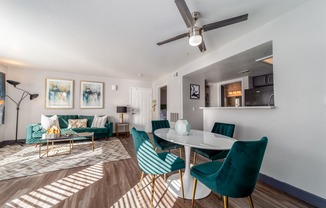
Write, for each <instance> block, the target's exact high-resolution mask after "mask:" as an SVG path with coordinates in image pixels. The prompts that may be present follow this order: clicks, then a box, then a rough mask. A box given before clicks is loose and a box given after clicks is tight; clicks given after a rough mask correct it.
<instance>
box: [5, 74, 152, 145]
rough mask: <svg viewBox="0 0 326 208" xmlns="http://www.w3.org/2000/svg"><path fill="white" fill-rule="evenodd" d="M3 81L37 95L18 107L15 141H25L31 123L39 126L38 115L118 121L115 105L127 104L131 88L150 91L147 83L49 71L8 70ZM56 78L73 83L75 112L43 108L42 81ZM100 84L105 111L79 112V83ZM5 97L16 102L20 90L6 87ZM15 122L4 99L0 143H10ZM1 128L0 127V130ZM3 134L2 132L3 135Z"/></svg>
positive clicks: (89, 110)
mask: <svg viewBox="0 0 326 208" xmlns="http://www.w3.org/2000/svg"><path fill="white" fill-rule="evenodd" d="M6 78H7V79H11V80H15V81H19V82H20V83H21V84H20V85H19V86H20V87H21V88H23V89H26V90H28V91H29V92H31V93H38V94H39V97H38V98H36V99H35V100H29V99H28V98H26V99H25V100H23V102H22V104H21V108H20V118H19V134H18V139H24V138H26V125H28V124H30V123H39V122H40V118H41V114H42V113H43V114H48V115H50V114H79V115H94V114H98V115H104V114H105V115H109V116H110V117H109V120H111V121H113V122H117V121H119V115H118V114H117V113H116V106H118V105H128V104H129V90H130V87H146V88H151V87H152V85H151V83H150V82H143V81H135V80H124V79H115V78H110V77H99V76H89V75H82V74H72V73H58V72H51V71H36V70H28V69H26V70H22V69H11V68H10V69H8V70H7V73H6ZM46 78H59V79H71V80H74V81H75V82H74V83H75V87H74V89H75V94H74V109H65V110H63V109H60V110H56V109H45V79H46ZM82 80H87V81H99V82H104V88H105V90H104V108H103V109H80V108H79V92H80V81H82ZM112 84H115V85H118V90H117V91H112V90H111V85H112ZM7 94H8V95H10V96H11V97H12V98H14V100H18V99H19V98H20V96H21V91H19V90H17V89H15V88H14V87H13V86H11V85H8V84H7ZM124 118H125V120H126V121H128V115H127V114H125V116H124ZM15 122H16V107H15V104H14V103H13V102H11V101H10V100H9V99H7V100H6V124H5V125H4V128H5V132H4V131H2V129H0V130H1V133H0V141H1V140H12V139H14V137H15ZM0 128H1V127H0ZM3 132H4V133H3Z"/></svg>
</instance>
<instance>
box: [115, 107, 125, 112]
mask: <svg viewBox="0 0 326 208" xmlns="http://www.w3.org/2000/svg"><path fill="white" fill-rule="evenodd" d="M117 113H127V106H117Z"/></svg>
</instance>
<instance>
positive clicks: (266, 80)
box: [253, 74, 273, 87]
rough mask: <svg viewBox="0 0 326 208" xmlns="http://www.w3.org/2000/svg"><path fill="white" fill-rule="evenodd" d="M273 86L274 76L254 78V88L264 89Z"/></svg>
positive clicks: (267, 75)
mask: <svg viewBox="0 0 326 208" xmlns="http://www.w3.org/2000/svg"><path fill="white" fill-rule="evenodd" d="M269 85H273V74H266V75H262V76H257V77H253V86H254V87H263V86H269Z"/></svg>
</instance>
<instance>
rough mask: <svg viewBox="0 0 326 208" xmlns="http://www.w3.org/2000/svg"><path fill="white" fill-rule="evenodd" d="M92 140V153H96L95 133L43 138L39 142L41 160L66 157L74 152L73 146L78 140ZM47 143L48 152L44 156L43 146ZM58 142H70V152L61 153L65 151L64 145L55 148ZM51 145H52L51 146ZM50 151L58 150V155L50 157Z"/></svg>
mask: <svg viewBox="0 0 326 208" xmlns="http://www.w3.org/2000/svg"><path fill="white" fill-rule="evenodd" d="M90 138H91V139H92V151H94V132H82V133H74V134H71V135H68V136H65V135H63V136H61V137H57V138H41V139H40V142H39V158H42V157H43V156H44V155H46V156H47V157H52V156H56V155H66V154H71V152H72V146H73V143H74V141H78V140H86V139H90ZM45 142H46V151H45V152H44V153H43V154H42V145H43V143H45ZM56 142H69V145H68V150H67V151H60V149H63V148H64V146H63V145H56V146H54V143H56ZM49 143H52V145H51V146H50V145H49ZM50 150H58V152H60V153H57V154H53V155H49V151H50Z"/></svg>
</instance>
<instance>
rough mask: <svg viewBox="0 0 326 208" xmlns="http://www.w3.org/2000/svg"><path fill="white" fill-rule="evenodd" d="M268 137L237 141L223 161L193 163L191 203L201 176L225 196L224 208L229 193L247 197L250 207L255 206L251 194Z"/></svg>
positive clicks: (235, 196) (201, 180) (225, 207)
mask: <svg viewBox="0 0 326 208" xmlns="http://www.w3.org/2000/svg"><path fill="white" fill-rule="evenodd" d="M267 141H268V139H267V137H263V138H261V139H260V140H258V141H236V142H235V143H234V144H233V146H232V148H231V150H230V152H229V153H228V155H227V157H226V158H225V160H224V162H220V161H218V160H216V161H213V162H207V163H203V164H199V165H196V166H193V167H192V168H191V170H190V174H191V175H192V176H193V177H194V178H195V179H194V186H193V195H192V207H193V205H194V198H195V193H196V185H197V180H199V181H200V182H201V183H203V184H204V185H205V186H207V187H208V188H210V189H211V190H212V191H214V192H216V193H219V194H221V195H222V196H223V203H224V208H227V207H228V197H232V198H242V197H248V200H249V204H250V207H251V208H253V207H254V204H253V201H252V198H251V194H252V192H253V191H254V189H255V186H256V182H257V178H258V174H259V170H260V167H261V164H262V161H263V157H264V153H265V149H266V146H267Z"/></svg>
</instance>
